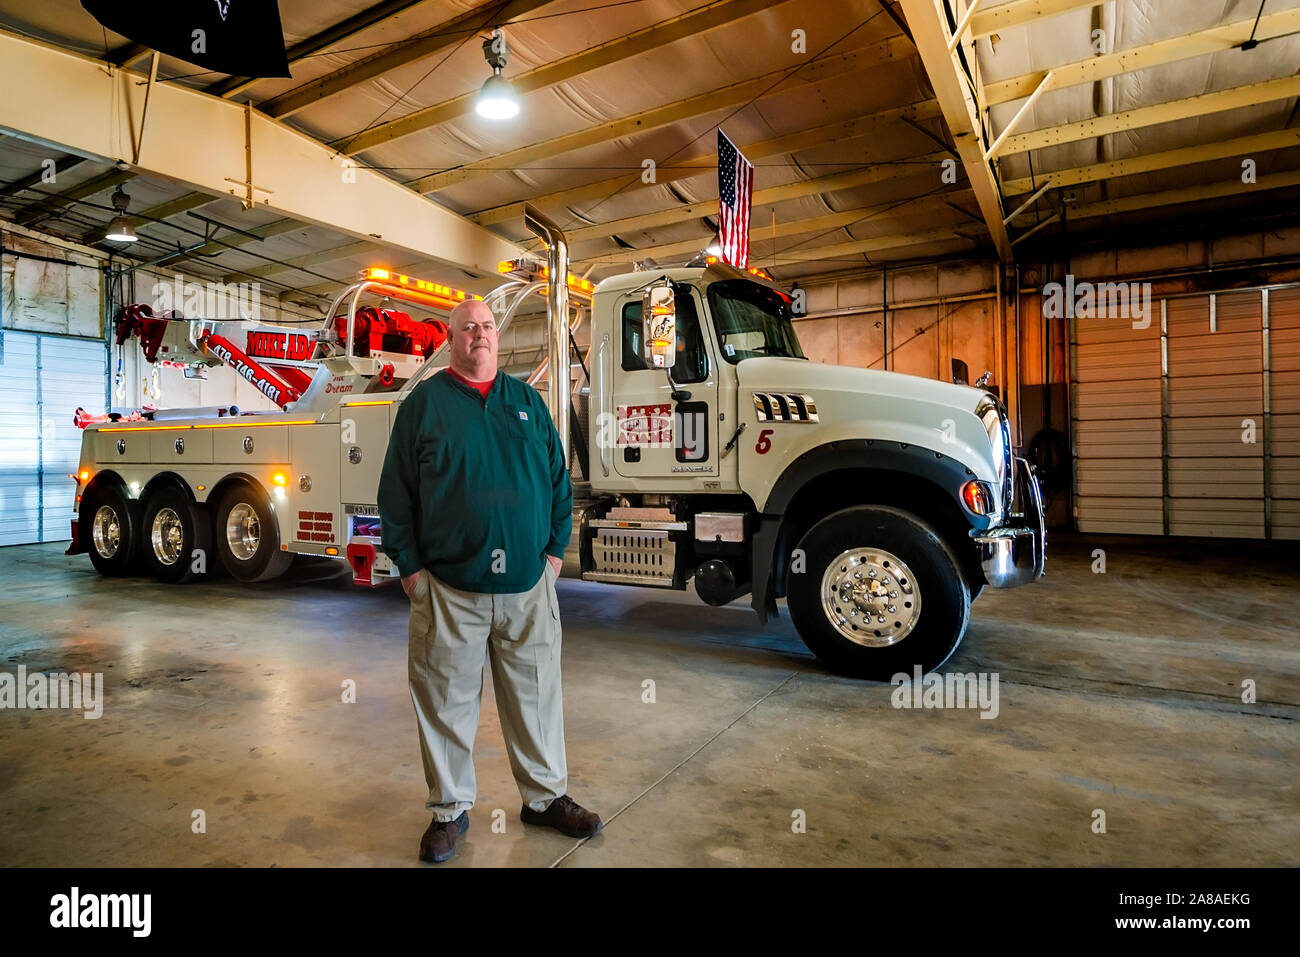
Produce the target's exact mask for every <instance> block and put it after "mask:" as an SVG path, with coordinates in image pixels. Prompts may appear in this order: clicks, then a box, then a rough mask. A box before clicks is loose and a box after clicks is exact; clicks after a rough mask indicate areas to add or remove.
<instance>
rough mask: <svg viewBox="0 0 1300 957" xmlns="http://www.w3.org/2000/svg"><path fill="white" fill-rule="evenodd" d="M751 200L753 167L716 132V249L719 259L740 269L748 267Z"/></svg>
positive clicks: (725, 135)
mask: <svg viewBox="0 0 1300 957" xmlns="http://www.w3.org/2000/svg"><path fill="white" fill-rule="evenodd" d="M753 198H754V164H753V163H751V162H750V161H749V160H747V159H745V157H744V156H742V155H741V153H740V150H738V149H736V147H735V146H734V145H733V144H732V142H731V140H729V139H727V134H726V133H724V132H722V130H718V245H719V247H721V249H722V256H721V259H722V261H723V262H726V263H730V264H731V265H733V266H736V267H737V268H739V269H744V268H745V267H746V266H748V265H749V206H750V202H751V201H752V200H753Z"/></svg>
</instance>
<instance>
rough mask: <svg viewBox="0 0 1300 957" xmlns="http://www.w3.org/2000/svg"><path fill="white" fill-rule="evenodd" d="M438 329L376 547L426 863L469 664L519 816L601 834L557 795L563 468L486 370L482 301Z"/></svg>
mask: <svg viewBox="0 0 1300 957" xmlns="http://www.w3.org/2000/svg"><path fill="white" fill-rule="evenodd" d="M450 327H451V328H450V340H449V349H450V352H451V364H450V367H449V368H448V369H446V370H444V371H442V372H438V373H436V374H434V375H432V376H430V377H429V378H428V379H426V380H425V381H424V382H422V383H420V385H418V386H417V387H416V388H415V389H414V390H413V391H412V392H411V394H410V395H409V396H407V398H406V399H405V400H404V401H403V402H402V404H401V406H400V407H399V409H398V411H397V417H396V419H395V420H394V422H393V431H392V435H391V437H390V439H389V442H388V457H387V458H386V459H385V461H384V469H383V474H382V476H381V478H380V482H379V514H380V519H381V522H382V535H383V542H384V551H385V552H386V553H387V554H388V556H389V557H390V558H391V559H392V560H393V563H394V564H396V566H397V568H398V571H400V572H401V575H402V588H403V589H404V590H405V591H406V594H407V596H408V597H409V598H410V601H411V618H410V625H409V628H408V639H409V649H408V675H409V680H410V686H411V700H412V701H413V702H414V703H415V714H416V719H417V721H418V723H419V730H420V751H421V755H422V757H423V760H424V776H425V780H426V781H427V782H428V785H429V798H428V801H427V802H426V803H425V807H427V808H428V809H429V810H430V811H432V812H433V821H432V822H431V823H430V825H429V828H428V830H426V831H425V832H424V836H423V837H422V838H421V840H420V860H422V861H429V862H432V863H440V862H442V861H445V860H447V859H448V858H450V857H451V856H452V853H453V852H454V851H455V848H456V841H457V839H458V838H459V837H460V835H461V834H464V833H465V831H466V830H467V829H468V828H469V814H468V811H469V808H470V807H472V806H473V804H474V798H475V778H474V762H473V756H472V752H473V747H474V734H475V732H476V731H477V730H478V715H479V700H480V697H481V695H482V691H483V664H484V660H485V658H488V659H490V660H491V663H492V687H493V689H494V690H495V693H496V701H497V711H498V713H499V714H500V717H501V730H502V732H503V733H504V736H505V742H506V752H507V754H508V756H509V758H510V768H511V771H512V772H513V773H514V777H515V782H516V783H517V784H518V786H519V793H520V795H521V797H522V798H523V809H522V810H521V811H520V818H521V819H522V820H523V821H524V822H525V823H527V824H539V825H543V826H547V827H553V828H555V829H556V830H558V831H560V832H561V833H563V834H567V835H569V836H570V837H578V838H584V837H591V836H592V835H593V834H595V833H596V832H597V831H599V830H600V828H601V820H600V818H599V817H598V816H597V815H596V814H594V813H592V812H591V811H587V810H585V809H583V808H582V807H581V806H579V805H578V804H577V803H576V802H574V801H573V799H572V798H570V797H569V796H568V795H567V794H566V793H565V788H566V783H567V778H568V770H567V766H566V762H565V754H564V709H563V704H562V700H561V694H560V613H559V601H558V599H557V597H556V594H555V581H556V578H557V577H558V576H559V573H560V566H561V564H562V563H563V560H564V550H565V547H566V546H567V545H568V544H569V535H570V532H571V530H572V527H573V489H572V487H571V485H570V483H569V471H568V463H567V462H565V461H564V453H563V451H562V450H561V446H560V437H559V435H558V433H557V432H556V430H555V426H554V425H552V424H551V418H550V415H549V414H548V412H547V409H546V405H545V404H544V403H543V402H542V399H541V396H539V395H538V394H537V392H536V390H534V389H533V388H532V387H531V386H529V385H526V384H525V383H523V382H520V381H518V380H516V379H514V378H512V377H511V376H508V375H505V374H504V373H501V372H499V371H498V370H497V328H496V319H495V317H494V316H493V315H492V310H490V309H489V308H488V307H487V306H486V305H484V304H483V303H482V302H480V301H478V300H469V301H466V302H463V303H461V304H460V305H458V306H457V307H456V308H455V309H454V310H452V313H451V317H450Z"/></svg>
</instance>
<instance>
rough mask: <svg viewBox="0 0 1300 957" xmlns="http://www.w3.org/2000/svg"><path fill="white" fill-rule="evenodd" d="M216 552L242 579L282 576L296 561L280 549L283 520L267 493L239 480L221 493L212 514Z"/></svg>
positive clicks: (225, 566)
mask: <svg viewBox="0 0 1300 957" xmlns="http://www.w3.org/2000/svg"><path fill="white" fill-rule="evenodd" d="M212 531H213V537H214V538H215V539H216V545H217V554H218V555H220V556H221V564H222V566H223V567H224V568H225V569H226V571H228V572H230V576H231V577H232V578H234V579H235V580H236V581H241V582H260V581H268V580H270V579H272V578H279V577H280V576H281V575H283V574H284V572H285V570H286V569H287V568H288V567H289V566H290V565H291V564H292V563H293V554H292V553H291V552H285V551H281V550H280V523H279V522H278V521H277V520H276V517H275V512H274V511H273V510H272V508H271V503H270V502H269V501H267V498H266V493H264V492H263V491H262V490H261V489H258V488H254V487H253V486H251V485H248V484H245V483H240V484H239V485H236V486H234V487H232V488H230V489H228V490H227V491H226V492H225V494H223V495H222V496H221V500H220V501H219V502H218V503H217V510H216V513H215V514H214V515H213V517H212Z"/></svg>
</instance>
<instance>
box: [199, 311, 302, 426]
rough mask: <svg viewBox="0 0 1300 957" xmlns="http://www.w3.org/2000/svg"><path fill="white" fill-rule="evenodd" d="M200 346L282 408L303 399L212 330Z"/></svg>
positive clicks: (201, 341) (207, 332)
mask: <svg viewBox="0 0 1300 957" xmlns="http://www.w3.org/2000/svg"><path fill="white" fill-rule="evenodd" d="M199 345H201V346H202V347H203V348H204V349H205V350H207V351H208V352H211V353H212V354H213V355H214V356H216V357H217V358H218V359H220V360H221V361H222V362H224V363H225V364H226V365H228V366H230V368H232V369H234V370H235V372H237V373H239V375H241V376H243V377H244V378H245V379H247V380H248V381H249V382H251V383H252V384H253V385H254V386H256V387H257V390H258V391H259V392H261V393H262V394H263V395H264V396H266V397H267V398H268V399H270V400H271V401H272V402H274V403H275V404H276V405H278V406H279V407H280V408H282V409H283V408H284V407H285V406H286V405H288V404H289V403H290V402H297V401H298V399H299V398H301V397H302V393H301V392H299V391H298V390H297V389H295V388H294V387H293V386H291V385H289V383H287V382H285V381H284V380H283V379H281V378H280V377H279V376H277V375H275V374H274V373H272V372H270V371H268V370H267V369H266V368H265V367H264V366H262V365H261V364H260V363H258V362H257V360H256V359H253V358H252V357H251V356H250V355H249V354H248V353H247V352H245V351H244V350H243V349H241V348H239V346H237V345H235V344H234V343H233V342H231V341H230V340H229V339H227V338H226V337H225V336H221V335H218V334H217V333H215V332H212V331H210V330H209V331H205V332H204V333H203V335H201V336H200V337H199Z"/></svg>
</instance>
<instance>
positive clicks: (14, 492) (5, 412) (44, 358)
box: [0, 329, 108, 545]
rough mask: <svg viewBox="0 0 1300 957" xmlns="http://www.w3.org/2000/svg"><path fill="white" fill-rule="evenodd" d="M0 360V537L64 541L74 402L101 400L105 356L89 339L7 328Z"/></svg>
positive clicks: (73, 456) (95, 405)
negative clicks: (15, 330) (0, 359)
mask: <svg viewBox="0 0 1300 957" xmlns="http://www.w3.org/2000/svg"><path fill="white" fill-rule="evenodd" d="M3 335H4V352H3V360H2V361H0V545H20V544H25V543H28V542H51V541H66V540H67V539H68V537H69V535H70V529H71V525H70V520H71V518H72V508H73V497H74V495H75V492H76V485H75V483H74V482H73V481H72V480H71V479H69V478H68V475H69V474H70V473H74V472H76V470H77V465H78V460H79V458H80V455H81V430H80V429H78V428H77V427H76V426H75V425H74V424H73V421H72V417H73V414H74V413H75V412H76V409H77V406H86V407H88V408H92V409H99V408H102V407H103V406H104V404H105V401H106V389H107V381H108V378H107V377H108V359H107V351H106V350H105V348H104V343H102V342H99V341H96V340H93V339H76V338H71V337H66V336H47V335H40V334H38V333H30V332H14V331H12V330H8V329H7V330H5V331H4V333H3Z"/></svg>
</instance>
